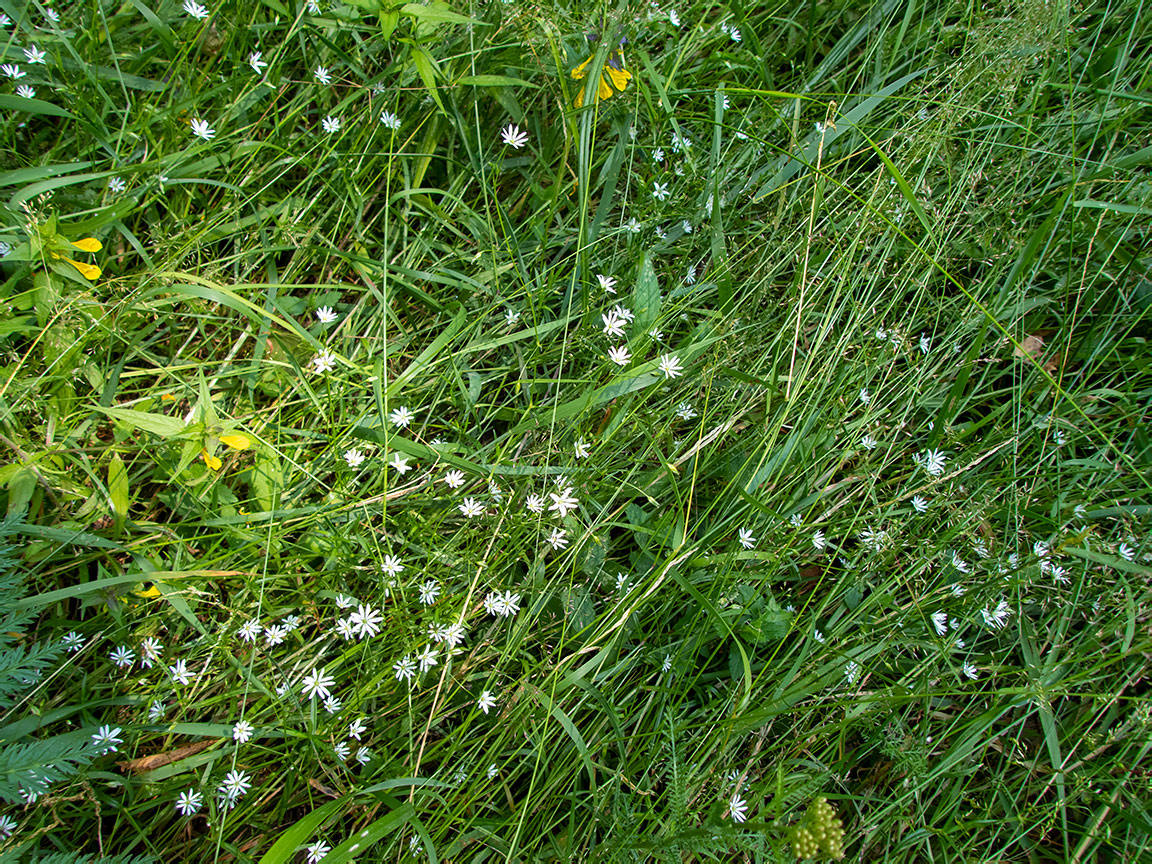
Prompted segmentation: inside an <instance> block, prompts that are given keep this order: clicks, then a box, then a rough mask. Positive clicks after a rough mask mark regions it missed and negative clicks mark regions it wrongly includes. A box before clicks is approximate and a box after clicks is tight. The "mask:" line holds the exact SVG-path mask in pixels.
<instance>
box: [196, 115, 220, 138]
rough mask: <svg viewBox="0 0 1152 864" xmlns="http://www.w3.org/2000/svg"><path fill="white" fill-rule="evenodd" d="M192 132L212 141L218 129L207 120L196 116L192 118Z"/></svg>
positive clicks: (198, 136)
mask: <svg viewBox="0 0 1152 864" xmlns="http://www.w3.org/2000/svg"><path fill="white" fill-rule="evenodd" d="M192 134H193V135H195V136H196V137H197V138H203V139H204V140H205V141H211V140H212V138H213V136H215V135H216V130H215V129H213V128H212V127H211V126H209V125H208V121H207V120H201V119H200V118H199V117H194V118H193V119H192Z"/></svg>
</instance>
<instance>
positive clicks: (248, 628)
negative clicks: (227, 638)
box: [240, 618, 261, 642]
mask: <svg viewBox="0 0 1152 864" xmlns="http://www.w3.org/2000/svg"><path fill="white" fill-rule="evenodd" d="M260 630H261V627H260V621H259V620H258V619H256V618H253V619H252V620H250V621H246V622H245V623H244V626H243V627H241V628H240V638H241V639H243V640H244V641H245V642H255V641H256V637H258V636H259V635H260Z"/></svg>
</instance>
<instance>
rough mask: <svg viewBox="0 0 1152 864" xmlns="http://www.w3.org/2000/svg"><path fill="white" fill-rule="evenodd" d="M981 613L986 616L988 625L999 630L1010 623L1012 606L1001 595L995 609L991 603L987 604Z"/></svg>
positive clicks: (985, 620) (985, 622)
mask: <svg viewBox="0 0 1152 864" xmlns="http://www.w3.org/2000/svg"><path fill="white" fill-rule="evenodd" d="M980 615H981V616H982V617H983V618H984V624H985V625H986V626H988V627H991V628H992V629H993V630H999V629H1001V628H1002V627H1004V626H1005V625H1006V624H1007V623H1008V618H1009V617H1010V616H1011V615H1012V607H1011V606H1009V605H1008V601H1007V600H1005V599H1004V598H1003V597H1001V598H1000V602H999V603H997V604H996V608H995V609H993V608H992V606H991V605H989V606H985V607H984V608H983V609H981V610H980Z"/></svg>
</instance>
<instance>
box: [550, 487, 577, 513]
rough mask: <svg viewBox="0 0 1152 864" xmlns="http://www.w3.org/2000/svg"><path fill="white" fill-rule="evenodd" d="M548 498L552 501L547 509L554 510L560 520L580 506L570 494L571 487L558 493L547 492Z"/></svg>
mask: <svg viewBox="0 0 1152 864" xmlns="http://www.w3.org/2000/svg"><path fill="white" fill-rule="evenodd" d="M548 497H549V498H551V499H552V503H551V504H549V505H548V509H549V510H554V511H555V512H556V514H557V515H558V516H559V517H560V518H561V519H563V518H564V517H565V516H567V515H568V511H569V510H575V509H577V508H578V507H579V506H580V501H579V500H578V499H577V498H576V496H574V495H573V494H572V487H571V486H569V487H566V488H564V489H561V490H560V492H559V493H556V492H549V493H548Z"/></svg>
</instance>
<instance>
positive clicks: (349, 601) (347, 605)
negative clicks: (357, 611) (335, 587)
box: [336, 594, 356, 609]
mask: <svg viewBox="0 0 1152 864" xmlns="http://www.w3.org/2000/svg"><path fill="white" fill-rule="evenodd" d="M355 605H356V598H355V597H349V596H348V595H347V594H337V595H336V608H337V609H351V608H352V607H353V606H355Z"/></svg>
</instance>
